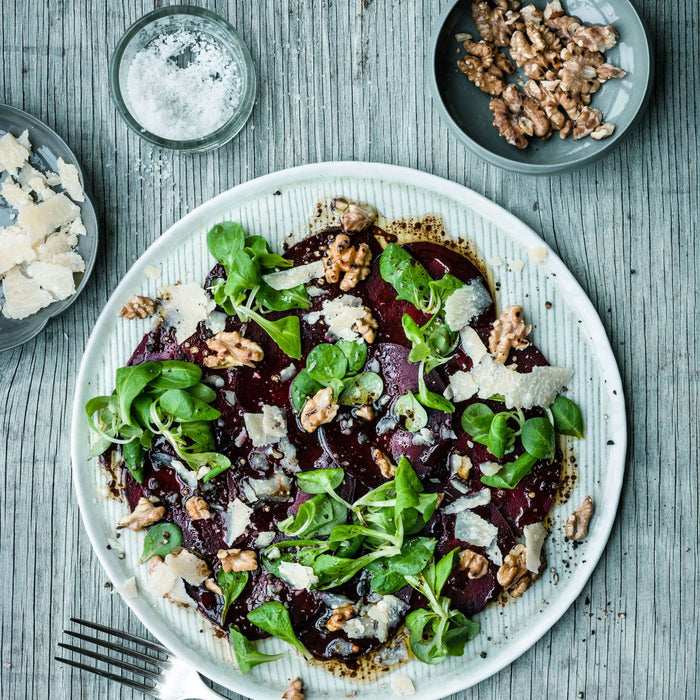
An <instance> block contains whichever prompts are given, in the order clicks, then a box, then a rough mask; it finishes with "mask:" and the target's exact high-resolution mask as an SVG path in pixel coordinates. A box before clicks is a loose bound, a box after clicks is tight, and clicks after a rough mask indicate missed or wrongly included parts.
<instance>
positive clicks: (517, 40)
mask: <svg viewBox="0 0 700 700" xmlns="http://www.w3.org/2000/svg"><path fill="white" fill-rule="evenodd" d="M429 57H430V58H429V60H431V61H432V63H431V65H430V70H429V72H430V75H431V88H432V91H433V96H434V99H435V101H436V103H437V105H438V109H439V111H440V114H441V116H442V117H443V118H444V119H445V121H446V123H447V124H448V126H449V127H450V129H451V130H452V132H453V133H454V134H455V136H456V137H457V139H458V140H459V141H461V142H462V143H464V144H465V145H466V146H467V147H468V148H470V149H471V150H472V151H474V152H475V153H477V154H478V155H479V156H481V157H482V158H484V159H485V160H487V161H489V162H490V163H492V164H494V165H497V166H499V167H502V168H506V169H508V170H512V171H515V172H521V173H525V174H530V175H547V174H552V173H557V172H568V171H571V170H574V169H576V168H580V167H582V166H584V165H586V164H588V163H591V162H593V161H594V160H597V159H598V158H601V157H603V156H604V155H605V154H607V153H608V152H610V151H611V150H612V149H613V148H614V147H615V146H616V145H617V144H618V143H620V142H621V140H622V139H623V138H624V136H625V135H626V134H628V133H629V131H630V129H631V127H632V126H633V125H634V123H635V122H636V121H637V119H638V118H639V117H640V115H641V114H642V112H643V111H644V108H645V107H646V105H647V103H648V101H649V96H650V93H651V86H652V80H653V56H652V52H651V46H650V42H649V37H648V35H647V32H646V29H645V27H644V24H643V23H642V20H641V18H640V16H639V14H638V13H637V11H636V10H635V8H634V7H633V6H632V4H631V3H630V2H628V1H627V0H619V1H618V2H616V3H615V4H614V5H613V4H612V3H607V2H605V3H604V2H590V1H589V2H585V1H584V0H552V1H551V2H549V3H547V4H546V5H545V4H544V3H542V2H538V3H537V4H534V3H530V4H527V5H525V4H523V3H521V2H519V0H457V1H456V2H453V3H452V4H451V5H450V6H448V7H447V8H446V9H445V11H444V12H443V14H442V16H441V17H440V20H439V22H438V24H437V27H436V30H435V32H434V35H433V38H432V42H431V51H430V54H429Z"/></svg>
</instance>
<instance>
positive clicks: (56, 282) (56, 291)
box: [27, 261, 75, 299]
mask: <svg viewBox="0 0 700 700" xmlns="http://www.w3.org/2000/svg"><path fill="white" fill-rule="evenodd" d="M27 273H28V274H29V276H30V277H31V278H32V279H34V280H36V281H37V282H38V283H39V284H40V285H41V286H42V287H43V288H44V289H45V290H46V291H47V292H49V293H50V294H51V295H52V296H53V297H54V298H55V299H67V298H68V297H69V296H70V295H71V294H74V293H75V281H74V280H73V273H72V272H71V271H70V270H68V269H67V268H65V267H63V266H62V265H55V264H53V263H47V262H40V261H35V262H32V263H29V266H28V267H27Z"/></svg>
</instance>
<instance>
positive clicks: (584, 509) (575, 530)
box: [565, 496, 593, 542]
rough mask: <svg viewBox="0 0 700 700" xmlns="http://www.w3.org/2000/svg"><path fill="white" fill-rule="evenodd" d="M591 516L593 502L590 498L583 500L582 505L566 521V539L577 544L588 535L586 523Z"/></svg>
mask: <svg viewBox="0 0 700 700" xmlns="http://www.w3.org/2000/svg"><path fill="white" fill-rule="evenodd" d="M592 515H593V501H592V500H591V497H590V496H586V498H584V499H583V503H582V504H581V506H580V507H579V508H577V509H576V510H575V511H574V512H573V513H572V514H571V515H570V516H569V517H568V518H567V519H566V527H565V532H566V537H567V539H570V540H574V542H578V541H579V540H582V539H583V538H584V537H585V536H586V535H587V534H588V523H589V522H590V521H591V516H592Z"/></svg>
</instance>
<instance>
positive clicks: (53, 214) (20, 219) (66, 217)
mask: <svg viewBox="0 0 700 700" xmlns="http://www.w3.org/2000/svg"><path fill="white" fill-rule="evenodd" d="M79 213H80V208H79V207H78V206H77V205H76V204H73V202H71V201H70V199H68V197H66V196H65V195H64V194H56V195H54V196H53V197H51V198H50V199H47V200H46V201H45V202H42V203H41V204H34V205H31V206H25V207H22V209H21V210H20V211H19V214H18V215H17V225H18V226H20V227H21V228H23V229H24V230H25V231H26V232H27V233H28V234H29V238H30V240H31V241H32V245H34V244H35V243H40V242H42V241H43V240H44V239H45V238H46V237H47V236H48V235H49V234H50V233H53V232H54V230H55V229H57V228H59V227H61V226H63V225H64V224H68V223H70V222H71V221H73V219H75V218H76V217H77V216H78V214H79Z"/></svg>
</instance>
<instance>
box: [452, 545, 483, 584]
mask: <svg viewBox="0 0 700 700" xmlns="http://www.w3.org/2000/svg"><path fill="white" fill-rule="evenodd" d="M459 568H460V569H461V570H462V571H467V572H468V573H467V578H470V579H472V580H474V579H477V578H481V577H482V576H486V574H487V573H488V570H489V563H488V561H487V560H486V557H484V556H482V555H481V554H477V553H476V552H473V551H472V550H471V549H463V550H462V551H461V552H460V553H459Z"/></svg>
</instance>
